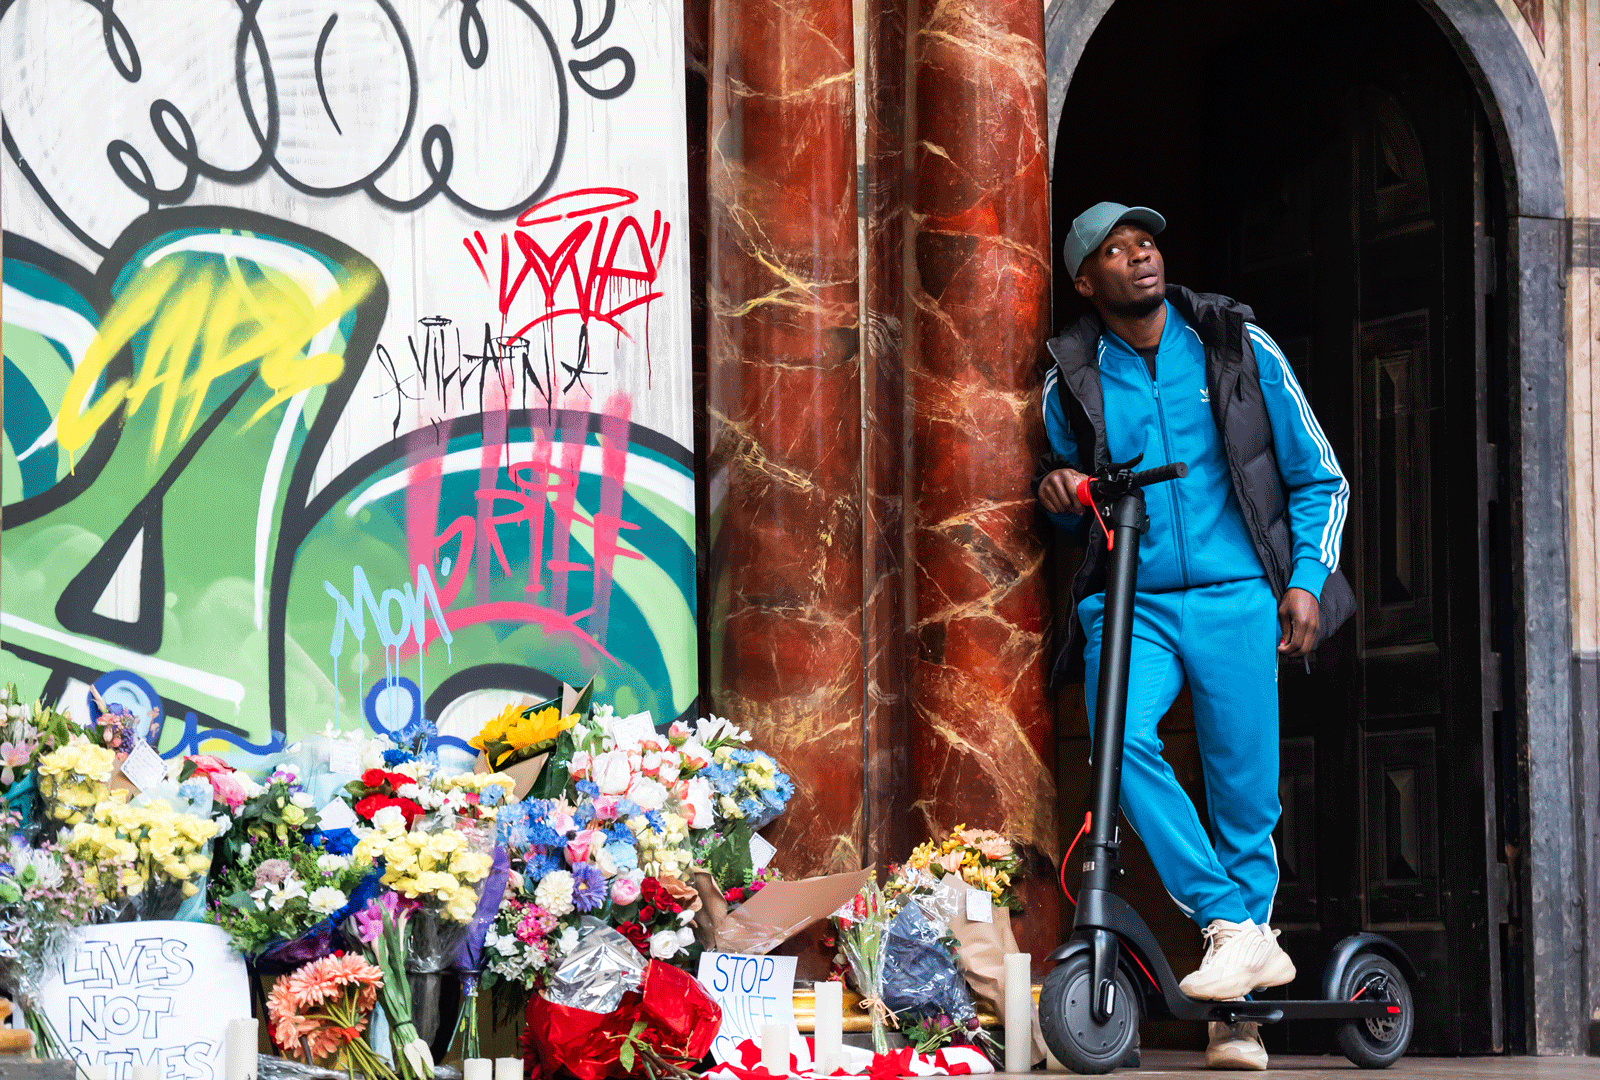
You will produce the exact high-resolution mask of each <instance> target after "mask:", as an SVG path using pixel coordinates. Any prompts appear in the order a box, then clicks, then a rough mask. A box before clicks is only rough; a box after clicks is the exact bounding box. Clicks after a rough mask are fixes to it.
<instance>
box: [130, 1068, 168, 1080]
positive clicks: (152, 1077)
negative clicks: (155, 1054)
mask: <svg viewBox="0 0 1600 1080" xmlns="http://www.w3.org/2000/svg"><path fill="white" fill-rule="evenodd" d="M133 1080H161V1068H160V1066H158V1065H135V1066H134V1067H133Z"/></svg>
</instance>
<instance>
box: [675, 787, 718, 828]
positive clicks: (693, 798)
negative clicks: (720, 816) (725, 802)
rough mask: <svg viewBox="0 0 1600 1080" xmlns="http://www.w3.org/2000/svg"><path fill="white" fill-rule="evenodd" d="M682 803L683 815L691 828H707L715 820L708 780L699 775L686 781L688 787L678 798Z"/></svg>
mask: <svg viewBox="0 0 1600 1080" xmlns="http://www.w3.org/2000/svg"><path fill="white" fill-rule="evenodd" d="M679 801H680V802H682V803H683V816H684V819H685V820H686V821H687V822H688V823H689V828H691V829H709V828H711V826H712V825H713V824H714V822H715V820H716V811H715V810H714V809H713V808H712V805H711V801H712V792H711V784H710V782H709V781H706V780H702V779H700V778H699V777H695V778H694V779H692V780H690V781H689V782H688V788H687V790H686V791H685V792H684V793H683V795H682V797H681V798H680V800H679Z"/></svg>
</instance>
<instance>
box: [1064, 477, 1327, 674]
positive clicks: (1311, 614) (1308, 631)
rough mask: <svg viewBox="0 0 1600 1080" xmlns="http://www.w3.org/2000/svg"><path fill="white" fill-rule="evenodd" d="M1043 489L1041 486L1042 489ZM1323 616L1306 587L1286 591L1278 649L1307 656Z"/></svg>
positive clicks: (1281, 604) (1315, 639)
mask: <svg viewBox="0 0 1600 1080" xmlns="http://www.w3.org/2000/svg"><path fill="white" fill-rule="evenodd" d="M1046 479H1049V478H1048V477H1046ZM1043 490H1044V489H1043V487H1042V486H1041V488H1040V491H1041V492H1042V491H1043ZM1321 618H1322V609H1321V607H1320V605H1318V603H1317V598H1316V597H1315V596H1312V595H1311V594H1310V593H1308V592H1306V591H1305V590H1304V589H1289V590H1288V591H1286V592H1285V593H1284V594H1283V599H1282V600H1281V601H1279V603H1278V624H1279V625H1280V626H1282V627H1283V637H1282V638H1280V639H1279V640H1278V651H1279V652H1281V653H1287V654H1288V655H1290V656H1305V655H1306V654H1307V653H1309V652H1310V651H1311V650H1312V649H1314V648H1316V646H1317V625H1318V623H1319V622H1320V621H1321Z"/></svg>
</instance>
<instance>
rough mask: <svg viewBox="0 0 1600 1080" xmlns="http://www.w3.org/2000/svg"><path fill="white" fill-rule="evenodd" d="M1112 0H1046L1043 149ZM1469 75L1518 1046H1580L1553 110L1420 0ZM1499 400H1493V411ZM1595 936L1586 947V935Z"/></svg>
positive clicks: (1478, 35) (1445, 5)
mask: <svg viewBox="0 0 1600 1080" xmlns="http://www.w3.org/2000/svg"><path fill="white" fill-rule="evenodd" d="M1113 3H1114V0H1050V2H1048V3H1047V7H1046V13H1045V56H1046V63H1047V70H1048V76H1049V85H1048V98H1047V103H1048V125H1047V131H1048V133H1049V138H1050V160H1051V162H1052V163H1054V161H1055V160H1056V157H1055V143H1056V138H1057V135H1058V128H1059V125H1060V121H1061V115H1062V109H1063V105H1064V103H1065V100H1066V95H1067V87H1068V84H1069V83H1070V81H1071V78H1072V74H1073V72H1074V70H1075V69H1076V67H1077V64H1078V62H1079V60H1080V59H1081V58H1082V56H1083V53H1084V49H1085V47H1086V46H1087V45H1088V42H1089V39H1090V37H1091V36H1092V35H1093V34H1094V32H1095V29H1096V28H1097V27H1098V26H1099V24H1100V21H1101V19H1102V18H1103V17H1104V16H1105V15H1106V13H1107V12H1108V11H1109V10H1110V8H1111V6H1112V4H1113ZM1419 3H1420V4H1421V5H1422V7H1423V8H1424V9H1425V10H1426V11H1428V12H1429V14H1431V15H1432V16H1433V18H1434V19H1435V21H1437V23H1438V24H1439V25H1440V27H1441V29H1442V30H1443V32H1444V34H1445V36H1446V37H1447V38H1448V39H1449V41H1450V42H1451V44H1452V45H1453V46H1454V48H1455V51H1456V53H1457V55H1458V56H1459V58H1460V59H1461V61H1462V63H1463V65H1464V66H1465V68H1466V70H1467V72H1468V74H1469V76H1470V77H1471V79H1472V81H1473V82H1474V84H1475V85H1476V87H1477V89H1478V92H1479V94H1480V96H1481V98H1482V101H1483V105H1484V109H1485V112H1486V114H1487V116H1488V118H1489V124H1490V129H1491V132H1492V135H1493V139H1494V142H1495V147H1496V150H1497V151H1498V157H1499V162H1500V165H1501V167H1502V169H1503V172H1504V177H1505V188H1506V204H1507V205H1506V213H1507V219H1508V220H1507V232H1508V236H1507V239H1508V243H1507V245H1506V248H1507V250H1506V251H1505V253H1504V262H1505V275H1504V279H1503V280H1504V281H1505V282H1506V283H1507V285H1508V286H1509V287H1510V288H1511V290H1512V295H1511V296H1510V297H1509V298H1508V304H1507V311H1506V315H1507V318H1508V321H1509V323H1510V333H1509V343H1510V347H1509V356H1508V357H1507V360H1508V363H1509V366H1510V373H1511V375H1512V378H1510V379H1509V380H1508V385H1509V386H1510V387H1511V394H1512V400H1510V401H1508V402H1506V403H1505V405H1504V406H1503V407H1504V408H1506V409H1508V410H1509V416H1510V417H1511V418H1512V430H1513V431H1514V432H1516V445H1515V446H1514V447H1513V454H1512V468H1511V475H1510V477H1509V479H1510V483H1511V486H1512V487H1513V489H1514V490H1512V491H1511V492H1508V493H1505V497H1506V498H1507V499H1508V501H1509V503H1510V505H1511V506H1513V507H1514V508H1515V510H1514V516H1513V528H1514V530H1515V531H1516V532H1517V533H1518V534H1519V535H1520V543H1514V544H1513V545H1511V548H1510V550H1511V552H1512V554H1513V557H1514V558H1515V562H1516V565H1515V567H1514V569H1513V593H1514V596H1513V608H1514V620H1515V627H1514V638H1515V644H1514V649H1513V655H1512V656H1509V657H1506V658H1505V661H1506V663H1505V671H1504V676H1503V678H1504V681H1505V684H1506V694H1505V697H1506V700H1507V702H1508V704H1509V707H1510V708H1511V709H1512V710H1513V711H1514V712H1515V713H1517V720H1518V722H1519V724H1520V725H1521V729H1522V731H1523V732H1524V733H1525V739H1526V743H1525V745H1524V746H1523V747H1522V750H1523V752H1524V753H1525V754H1526V760H1527V776H1526V783H1527V802H1526V809H1525V811H1524V812H1525V815H1526V817H1527V819H1528V820H1529V821H1530V822H1532V823H1535V824H1536V825H1537V828H1529V829H1528V830H1527V853H1526V866H1527V872H1526V874H1525V876H1524V878H1523V880H1522V881H1521V882H1520V883H1518V884H1519V885H1520V887H1521V889H1522V890H1523V898H1524V901H1525V911H1526V912H1527V915H1526V928H1527V932H1528V935H1529V937H1530V938H1531V941H1529V943H1528V947H1527V951H1526V955H1527V956H1528V957H1529V964H1528V970H1527V972H1526V980H1527V981H1526V985H1527V987H1528V990H1529V1001H1528V1033H1527V1034H1528V1045H1529V1047H1530V1049H1532V1050H1534V1051H1535V1052H1538V1053H1575V1052H1576V1053H1581V1052H1582V1051H1583V1049H1584V1019H1585V1016H1586V1011H1585V1005H1584V998H1585V989H1584V984H1585V972H1584V965H1583V957H1584V955H1585V948H1586V942H1585V936H1586V935H1585V932H1584V926H1583V921H1582V919H1581V917H1572V916H1571V915H1570V914H1569V913H1568V912H1567V911H1566V910H1564V909H1565V908H1566V907H1567V905H1566V904H1565V903H1556V902H1552V901H1554V900H1555V899H1556V898H1565V897H1566V895H1567V894H1568V893H1569V891H1570V890H1571V889H1572V888H1574V887H1575V885H1576V884H1577V883H1579V882H1581V881H1582V872H1581V867H1582V862H1581V856H1580V855H1579V854H1578V853H1579V851H1580V850H1581V847H1582V844H1581V840H1582V837H1581V813H1580V811H1579V809H1578V800H1577V799H1575V798H1574V782H1573V772H1572V769H1573V763H1574V756H1573V755H1574V742H1573V729H1572V715H1573V713H1572V696H1571V686H1572V673H1571V671H1572V669H1571V663H1572V661H1571V655H1572V651H1571V625H1570V617H1569V611H1570V604H1569V585H1568V569H1569V568H1568V566H1567V538H1568V526H1567V494H1566V493H1567V470H1568V463H1567V431H1566V426H1567V397H1566V395H1567V350H1566V341H1565V293H1564V287H1565V278H1564V269H1563V262H1564V260H1563V258H1562V243H1563V241H1564V239H1565V221H1564V217H1565V205H1566V199H1565V189H1564V183H1563V178H1562V171H1561V162H1560V156H1559V151H1558V149H1557V146H1558V144H1557V141H1556V134H1555V130H1554V127H1553V125H1552V123H1551V118H1550V111H1549V107H1548V105H1547V103H1546V101H1545V98H1544V94H1543V92H1542V91H1541V89H1540V87H1539V84H1538V80H1537V78H1536V76H1535V74H1534V71H1533V68H1532V65H1531V64H1530V62H1529V59H1528V56H1527V54H1526V53H1525V52H1524V50H1523V48H1522V46H1521V44H1520V42H1519V41H1518V39H1517V37H1516V34H1515V32H1514V31H1513V28H1512V26H1511V24H1510V23H1509V22H1508V21H1507V20H1506V17H1505V15H1504V14H1503V13H1502V11H1501V10H1500V8H1499V7H1498V6H1497V5H1496V4H1495V3H1494V2H1493V0H1419ZM1493 407H1496V404H1495V403H1491V408H1493ZM1590 945H1591V947H1592V943H1590Z"/></svg>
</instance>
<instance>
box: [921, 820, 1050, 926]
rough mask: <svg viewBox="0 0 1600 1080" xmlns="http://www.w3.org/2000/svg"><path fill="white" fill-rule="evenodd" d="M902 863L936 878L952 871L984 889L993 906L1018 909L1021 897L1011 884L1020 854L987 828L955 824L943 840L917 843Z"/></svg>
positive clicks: (1009, 843)
mask: <svg viewBox="0 0 1600 1080" xmlns="http://www.w3.org/2000/svg"><path fill="white" fill-rule="evenodd" d="M906 865H907V866H908V867H910V868H912V869H914V870H927V871H929V872H930V873H932V874H933V876H934V877H936V878H942V877H944V876H945V875H946V874H955V875H956V876H957V877H959V878H960V879H961V880H962V881H964V882H966V883H967V885H968V886H970V887H971V888H974V889H982V890H983V891H984V892H987V893H988V894H989V896H990V897H991V898H992V900H993V902H994V904H995V905H996V906H997V907H1006V908H1010V909H1011V910H1012V911H1021V910H1022V901H1021V900H1020V899H1019V898H1018V897H1017V894H1016V893H1015V892H1014V891H1012V888H1011V884H1012V879H1013V878H1014V877H1015V876H1016V874H1017V871H1018V870H1020V869H1021V868H1022V858H1021V856H1019V855H1018V854H1017V850H1016V846H1015V845H1013V844H1012V843H1011V841H1010V840H1007V839H1006V838H1005V837H1004V836H1001V835H1000V834H999V833H997V832H994V831H992V830H990V829H969V828H967V827H966V826H965V825H957V826H956V827H955V828H954V829H952V830H950V835H948V836H946V837H945V838H944V839H943V840H940V841H934V840H929V841H927V842H926V843H924V844H921V845H920V846H918V847H917V849H916V850H915V851H913V852H912V853H911V858H909V859H907V860H906Z"/></svg>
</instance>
